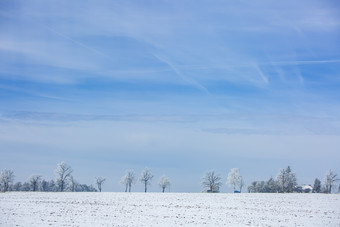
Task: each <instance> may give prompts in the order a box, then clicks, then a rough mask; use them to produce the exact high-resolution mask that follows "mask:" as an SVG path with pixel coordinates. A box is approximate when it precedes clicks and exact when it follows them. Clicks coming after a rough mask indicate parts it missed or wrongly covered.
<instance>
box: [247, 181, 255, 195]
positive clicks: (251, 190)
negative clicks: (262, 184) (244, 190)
mask: <svg viewBox="0 0 340 227" xmlns="http://www.w3.org/2000/svg"><path fill="white" fill-rule="evenodd" d="M256 184H257V182H256V181H253V182H251V184H250V185H249V186H248V193H254V192H256V191H255V188H256Z"/></svg>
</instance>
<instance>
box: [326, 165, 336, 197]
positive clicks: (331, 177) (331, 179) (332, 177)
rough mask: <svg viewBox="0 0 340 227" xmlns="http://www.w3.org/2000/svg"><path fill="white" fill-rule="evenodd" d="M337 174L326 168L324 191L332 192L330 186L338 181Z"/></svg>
mask: <svg viewBox="0 0 340 227" xmlns="http://www.w3.org/2000/svg"><path fill="white" fill-rule="evenodd" d="M338 181H339V178H338V174H336V173H334V172H333V171H332V170H331V169H330V170H328V172H327V173H326V176H325V189H326V193H332V188H333V186H334V184H335V182H338Z"/></svg>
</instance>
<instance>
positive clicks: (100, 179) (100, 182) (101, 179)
mask: <svg viewBox="0 0 340 227" xmlns="http://www.w3.org/2000/svg"><path fill="white" fill-rule="evenodd" d="M105 181H106V178H104V177H96V184H97V187H98V190H99V192H101V191H102V185H103V184H104V182H105Z"/></svg>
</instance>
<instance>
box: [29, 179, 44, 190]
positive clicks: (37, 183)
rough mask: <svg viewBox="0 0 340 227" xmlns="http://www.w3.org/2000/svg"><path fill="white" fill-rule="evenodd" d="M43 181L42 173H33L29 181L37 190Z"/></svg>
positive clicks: (33, 188)
mask: <svg viewBox="0 0 340 227" xmlns="http://www.w3.org/2000/svg"><path fill="white" fill-rule="evenodd" d="M40 181H41V176H40V175H32V176H30V177H29V178H28V183H29V184H30V185H31V188H32V191H34V192H35V191H37V190H38V187H39V183H40Z"/></svg>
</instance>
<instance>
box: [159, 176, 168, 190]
mask: <svg viewBox="0 0 340 227" xmlns="http://www.w3.org/2000/svg"><path fill="white" fill-rule="evenodd" d="M158 184H159V186H160V187H161V188H162V192H164V191H165V189H166V188H169V187H170V180H169V178H168V177H167V176H165V175H163V176H162V177H161V179H160V180H159V183H158Z"/></svg>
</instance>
